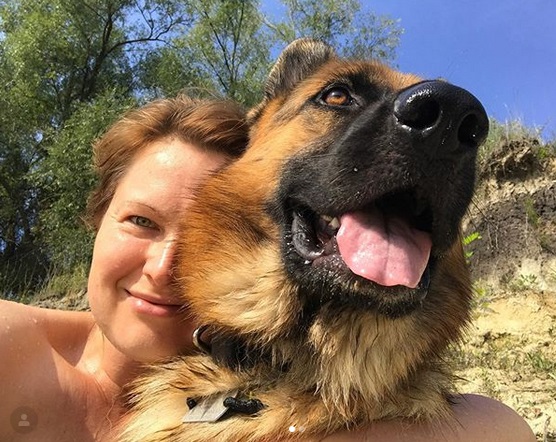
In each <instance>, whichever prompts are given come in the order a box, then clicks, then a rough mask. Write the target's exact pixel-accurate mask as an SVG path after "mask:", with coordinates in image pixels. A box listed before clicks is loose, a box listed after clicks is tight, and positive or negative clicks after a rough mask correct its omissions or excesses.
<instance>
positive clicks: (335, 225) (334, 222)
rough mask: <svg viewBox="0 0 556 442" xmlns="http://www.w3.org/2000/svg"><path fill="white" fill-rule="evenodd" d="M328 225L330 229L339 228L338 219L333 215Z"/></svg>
mask: <svg viewBox="0 0 556 442" xmlns="http://www.w3.org/2000/svg"><path fill="white" fill-rule="evenodd" d="M328 227H330V228H332V229H339V228H340V220H339V219H338V218H337V217H334V218H332V219H331V220H330V222H329V223H328Z"/></svg>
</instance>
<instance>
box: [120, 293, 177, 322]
mask: <svg viewBox="0 0 556 442" xmlns="http://www.w3.org/2000/svg"><path fill="white" fill-rule="evenodd" d="M127 293H128V295H129V298H128V299H129V300H130V301H131V305H132V306H133V308H134V309H135V311H137V313H140V314H144V315H150V316H157V317H162V318H164V317H172V316H176V315H177V314H178V312H179V311H180V309H181V308H182V307H183V306H182V305H178V304H170V303H169V302H167V301H164V300H158V299H157V300H155V299H154V298H152V297H149V296H146V295H142V294H134V293H131V292H129V291H128V292H127Z"/></svg>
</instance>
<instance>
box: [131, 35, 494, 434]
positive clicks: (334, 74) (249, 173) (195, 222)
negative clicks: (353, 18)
mask: <svg viewBox="0 0 556 442" xmlns="http://www.w3.org/2000/svg"><path fill="white" fill-rule="evenodd" d="M248 118H249V123H250V142H249V146H248V148H247V151H246V153H245V154H244V155H243V156H242V158H240V159H239V160H238V161H236V162H234V163H233V164H232V165H230V166H229V167H228V168H226V169H225V170H224V171H222V172H221V173H218V174H216V175H215V176H213V177H211V179H210V180H209V181H208V183H207V184H206V186H204V188H203V189H202V190H201V191H200V194H199V196H198V199H197V203H196V204H195V205H194V208H193V209H192V210H191V214H190V215H188V218H187V219H186V220H184V223H183V237H182V238H181V246H180V252H179V253H180V256H181V258H180V260H179V261H180V262H179V269H178V270H177V271H178V273H179V278H178V279H179V285H180V287H181V290H182V292H183V296H184V301H185V302H186V303H187V304H188V305H189V307H190V309H191V310H192V311H193V312H194V315H195V320H196V321H198V323H199V324H202V325H203V327H201V328H200V329H198V330H197V334H196V336H195V339H196V342H197V344H198V346H199V348H200V349H202V350H203V351H200V352H199V354H196V355H193V356H186V357H180V358H178V359H176V360H175V361H173V362H170V363H166V364H164V365H161V366H157V367H154V368H153V369H152V370H151V371H150V372H149V373H148V374H147V375H146V376H145V377H144V378H143V379H141V380H140V381H139V382H138V383H137V384H136V385H135V387H134V391H133V395H132V397H133V400H132V401H133V404H132V408H131V411H130V415H129V420H128V421H127V422H126V423H125V426H126V429H125V431H124V434H123V435H122V436H121V439H120V440H122V441H129V442H137V441H183V442H195V441H234V442H237V441H282V440H298V439H302V438H311V437H315V436H316V435H326V434H329V433H330V432H332V431H336V430H339V429H343V428H354V427H357V426H359V425H361V424H364V423H369V422H371V421H374V420H378V419H387V418H395V417H407V418H410V419H425V420H432V419H437V418H441V419H443V418H448V417H449V416H450V404H451V402H452V401H454V400H457V396H455V395H453V393H451V392H452V389H451V377H450V374H449V370H448V369H447V367H446V366H445V364H444V359H445V351H446V349H447V347H448V345H449V344H450V343H452V342H454V341H456V340H458V338H459V337H460V334H461V332H462V329H463V328H464V327H465V325H466V324H467V322H468V321H469V316H470V314H469V311H470V300H471V286H470V278H469V275H468V271H467V268H466V263H465V258H464V254H463V250H462V245H461V229H460V223H461V220H462V217H463V215H464V213H465V211H466V210H467V206H468V204H469V202H470V200H471V197H472V193H473V188H474V180H475V158H476V153H477V147H478V146H479V145H480V144H481V142H482V141H483V140H484V139H485V137H486V135H487V132H488V119H487V116H486V113H485V111H484V109H483V107H482V105H481V104H480V102H479V101H478V100H477V99H476V98H475V97H473V96H472V95H471V94H470V93H468V92H467V91H465V90H463V89H461V88H458V87H456V86H453V85H450V84H448V83H447V82H444V81H423V80H422V79H420V78H418V77H416V76H414V75H406V74H402V73H399V72H396V71H394V70H392V69H390V68H388V67H386V66H384V65H382V64H379V63H378V62H374V61H360V60H345V59H342V58H340V57H338V56H337V55H336V54H335V52H334V50H333V49H332V48H331V47H330V46H328V45H326V44H324V43H322V42H318V41H314V40H309V39H301V40H297V41H295V42H294V43H292V44H291V45H290V46H288V47H287V48H286V49H285V51H284V52H283V53H282V54H281V56H280V57H279V59H278V61H277V63H276V64H275V66H274V68H273V69H272V70H271V73H270V75H269V78H268V80H267V84H266V89H265V97H264V99H263V101H262V102H261V103H260V105H258V106H257V107H255V108H254V109H252V110H251V111H250V113H249V117H248Z"/></svg>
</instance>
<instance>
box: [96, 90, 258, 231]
mask: <svg viewBox="0 0 556 442" xmlns="http://www.w3.org/2000/svg"><path fill="white" fill-rule="evenodd" d="M247 131H248V130H247V125H246V122H245V112H244V110H243V109H242V108H241V107H240V106H239V105H238V104H236V103H235V102H233V101H230V100H224V99H222V100H219V99H195V98H191V97H187V96H185V95H180V96H178V97H175V98H165V99H158V100H154V101H152V102H150V103H148V104H146V105H145V106H143V107H141V108H138V109H134V110H131V111H129V112H128V113H127V114H126V115H125V116H124V117H123V118H122V119H120V120H118V121H117V122H116V123H115V124H114V125H112V126H111V127H110V129H109V130H108V131H107V132H106V133H105V135H104V136H103V137H101V138H100V139H99V140H98V141H97V142H96V143H95V144H94V146H93V165H94V167H95V170H96V173H97V175H98V178H99V180H98V184H97V186H96V188H95V189H94V190H93V191H92V193H91V195H90V197H89V200H88V204H87V211H86V221H87V223H88V224H89V225H91V226H92V227H94V228H95V229H97V228H98V226H99V225H100V221H101V219H102V217H103V216H104V213H105V212H106V209H107V208H108V206H109V204H110V202H111V201H112V198H113V196H114V193H115V191H116V187H117V186H118V184H119V182H120V180H121V178H122V176H123V175H124V173H125V172H126V170H127V168H128V167H129V165H130V164H131V162H132V160H133V158H134V156H135V155H136V154H137V152H139V151H141V150H142V149H143V148H144V147H145V146H147V145H148V144H150V143H152V142H154V141H157V140H160V139H162V138H166V137H170V136H172V137H177V138H179V139H181V140H182V141H184V142H190V143H192V144H194V145H196V146H197V147H199V148H200V149H206V150H208V151H212V152H218V153H221V154H222V155H224V156H227V157H230V159H233V158H237V157H239V156H240V155H241V154H242V153H243V151H244V150H245V148H246V146H247V136H248V134H247Z"/></svg>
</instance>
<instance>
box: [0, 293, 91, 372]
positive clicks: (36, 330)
mask: <svg viewBox="0 0 556 442" xmlns="http://www.w3.org/2000/svg"><path fill="white" fill-rule="evenodd" d="M92 325H93V319H92V315H91V314H90V313H89V312H72V311H63V310H52V309H45V308H40V307H36V306H31V305H26V304H21V303H17V302H12V301H6V300H0V359H2V360H4V361H5V360H11V359H13V357H14V356H15V354H16V352H17V355H20V356H19V357H26V353H28V352H26V349H29V355H27V356H28V357H32V356H33V355H37V354H38V353H41V350H45V351H49V350H51V349H52V348H54V349H56V348H57V347H59V346H63V345H65V344H68V343H71V342H72V341H75V340H79V339H81V338H82V336H83V335H84V334H85V333H86V332H87V331H88V330H90V328H91V327H92ZM31 349H32V351H31ZM3 365H4V364H3Z"/></svg>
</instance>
